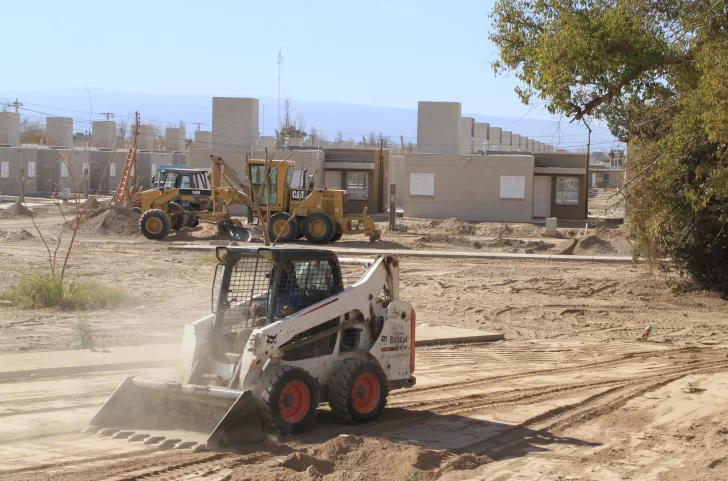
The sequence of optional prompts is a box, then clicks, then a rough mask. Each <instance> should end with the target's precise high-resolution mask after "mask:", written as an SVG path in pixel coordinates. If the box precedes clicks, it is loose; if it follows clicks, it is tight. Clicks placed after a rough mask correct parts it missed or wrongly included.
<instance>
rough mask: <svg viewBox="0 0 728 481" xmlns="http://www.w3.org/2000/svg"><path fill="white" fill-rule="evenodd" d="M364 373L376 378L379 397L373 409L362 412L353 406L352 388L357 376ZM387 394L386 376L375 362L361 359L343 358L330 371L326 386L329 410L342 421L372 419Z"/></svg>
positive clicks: (381, 407)
mask: <svg viewBox="0 0 728 481" xmlns="http://www.w3.org/2000/svg"><path fill="white" fill-rule="evenodd" d="M366 373H368V374H373V375H374V376H375V377H376V378H377V379H378V381H379V393H380V397H379V401H378V402H377V404H376V406H375V407H374V409H372V410H371V411H369V412H366V413H362V412H360V411H358V410H357V409H356V408H355V407H354V403H353V395H354V392H353V389H354V383H355V382H356V380H357V378H359V376H361V375H362V374H366ZM388 394H389V386H388V385H387V377H386V375H385V374H384V371H382V368H381V367H380V366H379V364H377V363H376V362H373V361H364V360H362V359H345V360H344V361H342V362H341V363H340V364H339V365H338V366H336V367H335V368H334V370H333V372H332V373H331V379H330V381H329V386H328V397H329V406H331V412H332V413H333V414H334V416H336V417H337V418H339V419H340V420H342V421H344V422H347V423H353V424H361V423H366V422H369V421H374V420H375V419H377V418H378V417H379V415H380V414H381V413H382V410H383V409H384V406H385V405H386V404H387V395H388Z"/></svg>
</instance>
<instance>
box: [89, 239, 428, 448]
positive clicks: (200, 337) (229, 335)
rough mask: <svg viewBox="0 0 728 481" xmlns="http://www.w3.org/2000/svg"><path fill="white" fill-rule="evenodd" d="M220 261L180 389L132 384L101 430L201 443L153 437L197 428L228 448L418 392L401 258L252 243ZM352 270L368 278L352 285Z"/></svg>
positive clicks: (211, 444)
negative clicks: (345, 274) (323, 414)
mask: <svg viewBox="0 0 728 481" xmlns="http://www.w3.org/2000/svg"><path fill="white" fill-rule="evenodd" d="M216 256H217V259H218V261H219V264H218V268H221V269H222V273H221V276H220V279H219V282H218V283H216V282H213V286H214V289H217V290H218V291H219V292H218V294H217V296H213V306H214V308H213V309H212V310H213V313H212V314H210V315H209V316H207V317H204V318H202V319H200V320H198V321H196V322H194V323H192V324H189V325H187V326H186V327H185V329H184V335H183V340H182V351H183V363H182V366H181V369H180V379H178V382H177V383H163V382H158V381H150V380H142V379H137V378H134V377H129V378H127V379H126V380H124V381H123V382H122V384H121V385H120V386H119V387H118V388H117V390H116V391H115V392H114V393H113V394H112V395H111V397H110V398H109V399H108V400H107V402H106V403H105V404H104V405H103V407H102V408H101V409H100V410H99V412H98V413H97V414H96V415H95V416H94V418H93V419H92V420H91V422H90V427H89V429H90V430H91V431H93V432H96V433H99V432H102V433H106V434H107V435H111V434H113V435H114V436H117V437H125V438H128V439H132V440H135V439H146V440H147V441H146V442H150V440H151V441H153V442H173V443H177V442H179V443H180V444H179V445H178V446H177V447H189V446H188V445H185V443H184V442H183V441H182V438H173V439H172V440H170V439H169V438H168V439H167V440H166V441H162V440H163V439H164V438H163V437H162V436H152V437H149V434H148V433H149V430H163V431H165V432H169V431H178V430H186V431H193V432H197V433H204V434H205V436H206V439H205V441H204V442H203V443H201V444H200V446H205V447H206V448H221V447H228V446H233V445H236V444H247V443H251V442H253V443H254V442H258V441H260V440H262V438H263V436H264V433H265V432H266V431H268V432H277V433H279V434H295V433H301V432H303V431H305V430H307V429H308V428H309V427H310V426H311V424H312V423H313V421H314V415H315V412H316V409H317V407H318V405H319V403H322V402H328V403H329V405H330V407H331V410H332V412H333V414H334V415H335V416H336V417H337V418H339V419H341V420H343V421H345V422H349V423H363V422H367V421H371V420H374V419H376V418H377V417H378V416H379V414H380V413H381V412H382V409H383V408H384V406H385V403H386V399H387V395H388V393H389V392H390V391H391V390H393V389H400V388H407V387H411V386H413V385H414V384H415V378H414V376H413V375H412V373H413V371H414V346H415V312H414V310H413V309H412V307H411V306H410V304H408V303H407V302H405V301H402V300H401V299H399V263H398V260H397V259H396V258H394V257H391V256H379V257H377V258H376V259H374V260H364V259H338V258H337V256H336V254H335V253H333V252H332V251H329V250H323V249H315V250H314V249H291V248H284V247H250V246H246V247H218V248H217V250H216ZM341 264H358V265H362V266H364V267H366V271H365V273H364V274H363V276H362V277H361V278H360V279H359V280H358V281H357V282H355V283H354V284H352V285H351V286H349V287H346V288H345V286H344V282H343V279H342V273H341V267H340V266H341ZM218 270H219V269H218ZM218 270H216V278H217V277H218V276H217V274H218ZM139 430H143V432H137V431H139ZM144 433H147V434H146V435H145V434H144ZM175 435H176V434H175Z"/></svg>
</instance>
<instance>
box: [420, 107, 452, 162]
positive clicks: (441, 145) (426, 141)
mask: <svg viewBox="0 0 728 481" xmlns="http://www.w3.org/2000/svg"><path fill="white" fill-rule="evenodd" d="M461 111H462V108H461V105H460V103H459V102H418V104H417V150H418V151H419V152H423V153H432V154H458V153H460V148H459V146H460V114H461Z"/></svg>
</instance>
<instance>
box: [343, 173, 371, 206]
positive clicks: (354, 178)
mask: <svg viewBox="0 0 728 481" xmlns="http://www.w3.org/2000/svg"><path fill="white" fill-rule="evenodd" d="M368 176H369V174H368V173H367V172H347V173H346V193H347V194H348V195H349V199H353V200H367V199H369V182H368Z"/></svg>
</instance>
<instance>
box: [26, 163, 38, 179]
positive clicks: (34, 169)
mask: <svg viewBox="0 0 728 481" xmlns="http://www.w3.org/2000/svg"><path fill="white" fill-rule="evenodd" d="M37 175H38V164H37V163H36V162H35V161H30V162H28V172H26V176H27V177H28V178H29V179H32V178H34V177H36V176H37Z"/></svg>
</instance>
